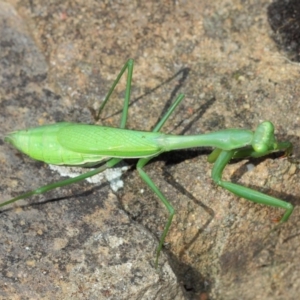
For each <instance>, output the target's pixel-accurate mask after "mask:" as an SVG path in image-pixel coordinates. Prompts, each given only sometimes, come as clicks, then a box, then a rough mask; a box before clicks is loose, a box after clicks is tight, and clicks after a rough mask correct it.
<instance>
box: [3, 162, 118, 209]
mask: <svg viewBox="0 0 300 300" xmlns="http://www.w3.org/2000/svg"><path fill="white" fill-rule="evenodd" d="M120 161H121V159H120V158H112V159H110V160H108V161H107V162H106V163H105V164H104V165H102V166H100V167H99V168H96V169H94V170H92V171H89V172H86V173H84V174H81V175H79V176H77V177H74V178H68V179H65V180H62V181H59V182H55V183H50V184H47V185H44V186H42V187H40V188H38V189H36V190H33V191H29V192H26V193H24V194H22V195H19V196H17V197H15V198H12V199H10V200H8V201H5V202H3V203H0V207H3V206H6V205H8V204H11V203H14V202H16V201H18V200H21V199H26V198H29V197H31V196H34V195H39V194H43V193H46V192H48V191H50V190H53V189H56V188H58V187H63V186H66V185H69V184H72V183H75V182H78V181H81V180H84V179H86V178H89V177H91V176H94V175H96V174H98V173H101V172H103V171H104V170H106V169H108V168H111V167H113V166H114V165H116V164H117V163H119V162H120Z"/></svg>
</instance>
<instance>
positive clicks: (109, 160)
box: [0, 59, 294, 266]
mask: <svg viewBox="0 0 300 300" xmlns="http://www.w3.org/2000/svg"><path fill="white" fill-rule="evenodd" d="M126 70H127V83H126V93H125V99H124V106H123V111H122V117H121V122H120V128H112V127H105V126H99V125H87V124H78V123H69V122H61V123H56V124H52V125H45V126H39V127H36V128H31V129H26V130H20V131H15V132H12V133H9V134H8V135H7V136H6V137H5V141H6V142H8V143H10V144H12V145H13V146H14V147H15V148H17V149H18V150H20V151H21V152H23V153H25V154H27V155H28V156H30V157H31V158H33V159H36V160H39V161H43V162H45V163H48V164H55V165H69V166H83V167H92V166H96V165H100V163H102V164H101V165H100V166H98V167H97V168H96V169H93V170H91V171H88V172H86V173H84V174H82V175H79V176H77V177H75V178H69V179H66V180H63V181H59V182H55V183H51V184H48V185H45V186H42V187H40V188H38V189H36V190H33V191H29V192H26V193H24V194H22V195H20V196H17V197H15V198H12V199H10V200H8V201H5V202H3V203H1V204H0V207H3V206H6V205H8V204H11V203H13V202H16V201H18V200H20V199H25V198H28V197H31V196H33V195H36V194H42V193H45V192H47V191H49V190H52V189H55V188H57V187H62V186H66V185H69V184H71V183H75V182H78V181H80V180H83V179H86V178H88V177H91V176H94V175H96V174H98V173H100V172H103V171H104V170H105V169H107V168H111V167H113V166H115V165H116V164H117V163H119V162H120V161H121V160H122V159H128V158H133V159H138V162H137V165H136V167H137V170H138V172H139V174H140V176H141V178H142V179H143V180H144V182H145V183H146V184H147V185H148V186H149V188H150V189H151V190H152V191H153V192H154V193H155V194H156V195H157V196H158V198H159V199H160V200H161V201H162V203H163V204H164V206H165V207H166V208H167V210H168V213H169V217H168V220H167V222H166V225H165V227H164V230H163V232H162V235H161V238H160V241H159V244H158V247H157V251H156V261H155V265H156V266H157V265H158V258H159V254H160V252H161V250H162V247H163V244H164V240H165V237H166V235H167V233H168V231H169V228H170V226H171V223H172V219H173V216H174V213H175V210H174V208H173V206H172V205H171V204H170V202H169V201H168V200H167V198H166V197H165V196H164V195H163V193H162V192H161V191H160V190H159V189H158V187H157V186H156V185H155V184H154V182H153V181H152V180H151V178H150V177H149V176H148V175H147V174H146V172H145V171H144V169H143V168H144V166H145V165H146V164H147V163H148V162H149V161H150V160H151V159H152V158H154V157H156V156H158V155H159V154H161V153H163V152H166V151H171V150H177V149H186V148H191V147H203V146H209V147H213V148H215V149H214V150H213V151H212V153H211V154H210V155H209V156H208V162H209V163H214V165H213V169H212V179H213V180H214V182H215V183H216V184H217V185H219V186H221V187H223V188H225V189H227V190H228V191H230V192H232V193H233V194H235V195H237V196H239V197H242V198H245V199H247V200H250V201H253V202H256V203H260V204H264V205H270V206H274V207H279V208H282V209H284V210H285V213H284V214H283V216H282V218H281V219H280V221H279V222H285V221H287V220H288V219H289V217H290V215H291V214H292V212H293V209H294V208H293V206H292V204H290V203H288V202H285V201H283V200H280V199H277V198H275V197H272V196H269V195H266V194H263V193H261V192H258V191H256V190H253V189H250V188H247V187H244V186H241V185H239V184H236V183H232V182H229V181H224V180H222V173H223V170H224V168H225V166H226V165H227V164H228V163H229V161H230V160H231V159H233V158H246V157H254V158H257V157H261V156H264V155H268V154H269V153H272V152H276V151H283V150H284V151H285V154H286V155H289V154H291V152H292V144H291V143H290V142H277V141H276V139H275V136H274V126H273V124H272V123H271V122H269V121H265V122H262V123H260V124H259V125H258V126H257V128H256V130H255V131H251V130H245V129H224V130H219V131H216V132H211V133H206V134H201V135H189V136H182V135H171V134H164V133H161V132H159V131H160V130H161V128H162V126H163V125H164V124H165V122H166V121H167V120H168V118H169V117H170V115H171V114H172V113H173V111H174V110H175V108H176V107H177V106H178V104H179V103H180V102H181V101H182V100H183V98H184V95H183V94H180V95H179V96H178V97H177V98H176V100H175V101H174V103H173V104H172V105H171V107H170V108H169V109H168V111H167V112H166V113H165V115H164V116H163V117H162V118H161V120H160V121H159V122H158V124H157V125H156V126H155V128H154V129H153V131H151V132H146V131H137V130H129V129H125V125H126V121H127V115H128V107H129V100H130V92H131V81H132V74H133V60H132V59H129V60H128V61H127V62H126V63H125V65H124V66H123V68H122V69H121V71H120V73H119V75H118V76H117V78H116V79H115V81H114V83H113V85H112V87H111V88H110V90H109V92H108V94H107V96H106V97H105V99H104V101H103V103H102V104H101V106H100V108H99V110H98V114H97V118H99V116H100V113H101V111H102V109H103V108H104V106H105V105H106V103H107V102H108V100H109V98H110V96H111V94H112V92H113V91H114V89H115V87H116V85H117V84H118V82H119V81H120V79H121V77H122V76H123V74H124V72H125V71H126Z"/></svg>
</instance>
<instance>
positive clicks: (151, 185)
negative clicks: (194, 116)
mask: <svg viewBox="0 0 300 300" xmlns="http://www.w3.org/2000/svg"><path fill="white" fill-rule="evenodd" d="M183 98H184V95H183V94H180V95H178V97H177V98H176V100H175V101H174V103H173V104H172V105H171V107H170V108H169V109H168V111H167V112H166V114H165V115H164V116H163V117H162V118H161V120H160V121H159V122H158V124H157V125H156V126H155V127H154V129H153V132H158V131H159V130H160V129H161V127H162V126H163V125H164V124H165V122H166V121H167V119H168V118H169V117H170V115H171V114H172V113H173V111H174V110H175V108H176V107H177V106H178V104H179V103H180V102H181V101H182V100H183ZM152 158H153V157H150V158H141V159H139V161H138V163H137V170H138V172H139V174H140V176H141V178H142V179H143V180H144V182H145V183H146V184H147V185H148V186H149V188H150V189H151V190H152V191H153V192H154V193H155V194H156V195H157V196H158V198H159V199H160V200H161V201H162V203H163V204H164V206H165V207H166V208H167V210H168V212H169V217H168V220H167V222H166V225H165V228H164V230H163V233H162V235H161V238H160V241H159V244H158V247H157V251H156V259H155V267H156V268H157V265H158V258H159V254H160V251H161V249H162V247H163V244H164V241H165V237H166V235H167V234H168V231H169V229H170V226H171V224H172V219H173V216H174V214H175V210H174V208H173V206H172V205H171V203H170V202H169V201H168V200H167V198H166V197H165V196H164V194H163V193H162V192H161V191H160V189H159V188H158V187H157V186H156V185H155V184H154V182H153V181H152V179H151V178H150V177H149V176H148V175H147V174H146V172H145V171H144V170H143V167H144V166H145V165H146V164H147V163H148V162H149V161H150V160H151V159H152Z"/></svg>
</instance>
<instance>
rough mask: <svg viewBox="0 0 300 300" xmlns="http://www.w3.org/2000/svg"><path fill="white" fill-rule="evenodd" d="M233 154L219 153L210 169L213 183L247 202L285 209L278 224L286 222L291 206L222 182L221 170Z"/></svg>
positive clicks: (232, 152) (251, 190)
mask: <svg viewBox="0 0 300 300" xmlns="http://www.w3.org/2000/svg"><path fill="white" fill-rule="evenodd" d="M234 152H235V151H234V150H230V151H225V150H221V151H220V153H219V155H218V158H217V160H216V161H215V164H214V166H213V169H212V175H211V176H212V179H213V180H214V182H215V183H216V184H217V185H219V186H221V187H223V188H225V189H226V190H228V191H230V192H231V193H233V194H235V195H237V196H239V197H243V198H245V199H247V200H250V201H253V202H256V203H260V204H264V205H270V206H273V207H280V208H283V209H285V214H284V215H283V217H282V218H281V219H280V223H282V222H285V221H287V220H288V218H289V217H290V215H291V213H292V212H293V209H294V207H293V205H292V204H290V203H288V202H285V201H282V200H280V199H278V198H275V197H271V196H269V195H266V194H263V193H260V192H258V191H256V190H253V189H250V188H247V187H245V186H242V185H239V184H236V183H233V182H230V181H224V180H222V173H223V170H224V168H225V167H226V165H227V164H228V163H229V161H230V160H231V159H232V157H233V156H234V154H235V153H234Z"/></svg>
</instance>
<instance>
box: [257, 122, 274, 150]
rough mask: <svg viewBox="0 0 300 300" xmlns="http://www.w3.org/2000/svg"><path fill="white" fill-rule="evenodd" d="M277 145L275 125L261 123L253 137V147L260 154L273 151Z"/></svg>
mask: <svg viewBox="0 0 300 300" xmlns="http://www.w3.org/2000/svg"><path fill="white" fill-rule="evenodd" d="M274 145H275V137H274V125H273V124H272V123H271V122H269V121H265V122H262V123H260V124H259V125H258V126H257V128H256V130H255V132H254V135H253V140H252V147H253V149H254V150H255V151H256V152H258V153H264V152H267V151H269V150H272V149H273V148H274Z"/></svg>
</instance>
